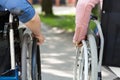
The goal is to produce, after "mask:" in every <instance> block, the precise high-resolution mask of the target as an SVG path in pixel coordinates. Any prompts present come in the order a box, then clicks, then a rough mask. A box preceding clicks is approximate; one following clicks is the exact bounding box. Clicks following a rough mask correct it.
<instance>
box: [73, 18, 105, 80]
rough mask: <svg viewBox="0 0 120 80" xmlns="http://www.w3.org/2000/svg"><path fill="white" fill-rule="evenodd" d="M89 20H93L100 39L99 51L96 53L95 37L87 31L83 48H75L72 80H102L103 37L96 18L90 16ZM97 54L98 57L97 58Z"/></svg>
mask: <svg viewBox="0 0 120 80" xmlns="http://www.w3.org/2000/svg"><path fill="white" fill-rule="evenodd" d="M91 20H93V22H94V23H95V24H96V25H97V28H98V33H99V37H100V50H99V52H98V49H97V46H96V40H95V37H94V35H93V34H92V32H91V31H90V30H88V34H87V39H86V40H83V41H82V44H83V46H82V47H77V48H76V60H75V63H74V65H75V66H74V70H73V71H74V77H73V80H102V76H101V65H102V57H103V48H104V37H103V33H102V30H101V25H100V22H99V21H98V20H97V18H96V17H95V16H91ZM98 53H99V57H98V56H97V55H98ZM97 57H98V58H97Z"/></svg>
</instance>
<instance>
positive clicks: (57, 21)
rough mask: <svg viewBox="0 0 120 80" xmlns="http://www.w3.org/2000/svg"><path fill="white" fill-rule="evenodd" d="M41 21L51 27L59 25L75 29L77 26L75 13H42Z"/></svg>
mask: <svg viewBox="0 0 120 80" xmlns="http://www.w3.org/2000/svg"><path fill="white" fill-rule="evenodd" d="M40 18H41V21H42V22H44V23H45V24H47V25H49V26H51V27H58V28H61V29H64V30H67V31H74V28H75V16H73V15H61V16H55V15H49V16H44V15H40Z"/></svg>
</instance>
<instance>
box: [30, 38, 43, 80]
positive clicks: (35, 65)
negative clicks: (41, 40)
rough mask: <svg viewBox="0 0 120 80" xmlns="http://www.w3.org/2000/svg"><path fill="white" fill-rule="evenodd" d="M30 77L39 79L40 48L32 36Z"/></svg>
mask: <svg viewBox="0 0 120 80" xmlns="http://www.w3.org/2000/svg"><path fill="white" fill-rule="evenodd" d="M31 67H32V79H34V80H41V61H40V50H39V46H38V45H37V40H36V38H33V44H32V63H31Z"/></svg>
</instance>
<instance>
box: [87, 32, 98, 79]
mask: <svg viewBox="0 0 120 80" xmlns="http://www.w3.org/2000/svg"><path fill="white" fill-rule="evenodd" d="M88 41H89V47H90V51H91V52H90V53H91V54H90V55H91V59H90V60H89V61H90V64H89V72H90V75H91V77H90V80H97V78H98V58H97V57H98V56H97V54H98V53H97V45H96V41H95V37H94V36H93V35H92V34H88Z"/></svg>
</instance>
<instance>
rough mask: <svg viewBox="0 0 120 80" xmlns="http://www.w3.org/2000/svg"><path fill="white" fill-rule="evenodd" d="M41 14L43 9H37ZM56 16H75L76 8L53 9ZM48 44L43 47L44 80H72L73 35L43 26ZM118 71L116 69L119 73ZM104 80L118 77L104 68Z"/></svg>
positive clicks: (61, 7)
mask: <svg viewBox="0 0 120 80" xmlns="http://www.w3.org/2000/svg"><path fill="white" fill-rule="evenodd" d="M36 12H38V13H40V12H41V7H38V8H36ZM53 12H54V14H55V15H61V14H75V7H73V6H60V7H56V6H54V7H53ZM42 29H43V30H42V31H43V33H44V35H45V36H46V42H45V43H44V44H43V45H42V46H41V57H42V58H41V59H42V78H43V79H42V80H72V78H73V66H74V65H73V64H74V60H75V48H74V46H73V44H72V36H73V33H68V32H64V31H63V30H58V29H56V28H49V27H48V26H46V25H44V24H42ZM117 70H118V69H116V71H117ZM102 74H103V75H102V76H103V80H113V79H114V78H115V77H116V76H115V75H114V74H113V73H111V72H110V71H108V70H107V69H105V68H104V67H102Z"/></svg>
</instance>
